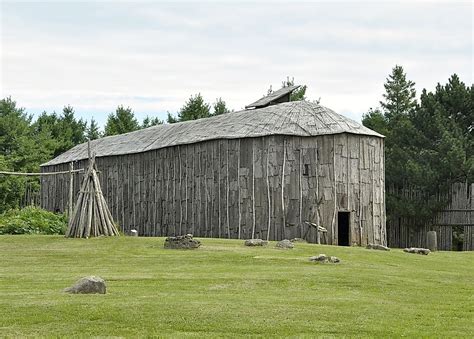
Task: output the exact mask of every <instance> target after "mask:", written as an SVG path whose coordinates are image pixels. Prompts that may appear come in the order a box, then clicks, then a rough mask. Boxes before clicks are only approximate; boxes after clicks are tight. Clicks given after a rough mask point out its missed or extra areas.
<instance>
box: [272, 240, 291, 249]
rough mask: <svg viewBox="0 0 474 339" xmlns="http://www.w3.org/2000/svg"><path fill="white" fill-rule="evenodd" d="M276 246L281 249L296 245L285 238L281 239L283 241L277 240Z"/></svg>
mask: <svg viewBox="0 0 474 339" xmlns="http://www.w3.org/2000/svg"><path fill="white" fill-rule="evenodd" d="M275 247H276V248H280V249H291V248H293V247H295V245H294V244H293V243H292V242H291V241H289V240H288V239H284V240H281V241H279V242H277V244H276V245H275Z"/></svg>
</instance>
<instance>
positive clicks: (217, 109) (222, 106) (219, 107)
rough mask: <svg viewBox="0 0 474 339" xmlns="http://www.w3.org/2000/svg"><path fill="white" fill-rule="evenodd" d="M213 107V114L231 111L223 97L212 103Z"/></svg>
mask: <svg viewBox="0 0 474 339" xmlns="http://www.w3.org/2000/svg"><path fill="white" fill-rule="evenodd" d="M212 107H213V112H212V116H216V115H221V114H226V113H230V110H229V109H228V108H227V105H226V103H225V101H224V100H222V98H218V99H216V102H215V103H214V104H213V105H212Z"/></svg>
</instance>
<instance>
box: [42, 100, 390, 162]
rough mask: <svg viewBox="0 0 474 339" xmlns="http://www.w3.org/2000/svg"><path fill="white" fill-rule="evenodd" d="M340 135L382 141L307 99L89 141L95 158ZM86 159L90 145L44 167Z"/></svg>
mask: <svg viewBox="0 0 474 339" xmlns="http://www.w3.org/2000/svg"><path fill="white" fill-rule="evenodd" d="M340 133H351V134H360V135H370V136H375V137H383V135H381V134H379V133H377V132H374V131H372V130H371V129H368V128H367V127H364V126H362V125H361V124H359V123H357V122H355V121H353V120H351V119H348V118H346V117H344V116H342V115H340V114H337V113H336V112H334V111H332V110H331V109H329V108H326V107H324V106H321V105H318V104H316V103H312V102H308V101H293V102H285V103H282V104H278V105H272V106H267V107H263V108H259V109H254V110H244V111H238V112H232V113H227V114H222V115H219V116H215V117H211V118H205V119H199V120H192V121H185V122H180V123H175V124H165V125H157V126H152V127H149V128H145V129H142V130H139V131H135V132H130V133H125V134H120V135H113V136H109V137H104V138H100V139H97V140H93V141H91V148H92V150H93V151H94V152H95V153H96V156H97V157H105V156H113V155H123V154H133V153H140V152H146V151H151V150H155V149H159V148H164V147H169V146H176V145H185V144H192V143H197V142H201V141H207V140H213V139H240V138H254V137H262V136H268V135H289V136H301V137H307V136H318V135H327V134H340ZM82 159H87V143H83V144H80V145H77V146H75V147H73V148H71V149H70V150H68V151H66V152H65V153H63V154H61V155H59V156H58V157H56V158H54V159H52V160H50V161H49V162H47V163H45V164H43V165H42V166H51V165H57V164H62V163H68V162H71V161H76V160H82Z"/></svg>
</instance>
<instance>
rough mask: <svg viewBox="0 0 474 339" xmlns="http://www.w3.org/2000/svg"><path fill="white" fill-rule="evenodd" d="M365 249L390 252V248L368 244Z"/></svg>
mask: <svg viewBox="0 0 474 339" xmlns="http://www.w3.org/2000/svg"><path fill="white" fill-rule="evenodd" d="M365 248H367V249H369V250H381V251H390V248H388V247H387V246H384V245H379V244H368V245H367V246H366V247H365Z"/></svg>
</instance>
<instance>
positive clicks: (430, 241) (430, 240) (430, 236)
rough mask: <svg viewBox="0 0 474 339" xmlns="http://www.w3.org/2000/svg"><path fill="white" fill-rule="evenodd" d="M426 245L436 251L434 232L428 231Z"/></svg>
mask: <svg viewBox="0 0 474 339" xmlns="http://www.w3.org/2000/svg"><path fill="white" fill-rule="evenodd" d="M426 244H427V247H428V249H429V250H430V251H433V252H434V251H437V250H438V240H437V239H436V232H435V231H429V232H428V239H427V242H426Z"/></svg>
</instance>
